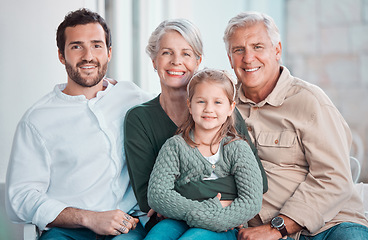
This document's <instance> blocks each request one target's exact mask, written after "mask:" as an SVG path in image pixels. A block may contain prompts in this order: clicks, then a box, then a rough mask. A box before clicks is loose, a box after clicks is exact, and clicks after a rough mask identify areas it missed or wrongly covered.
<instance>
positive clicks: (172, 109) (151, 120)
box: [124, 19, 267, 229]
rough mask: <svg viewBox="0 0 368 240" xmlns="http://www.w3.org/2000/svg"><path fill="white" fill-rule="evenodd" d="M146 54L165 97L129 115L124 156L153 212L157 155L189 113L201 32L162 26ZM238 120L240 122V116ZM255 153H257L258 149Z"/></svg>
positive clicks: (182, 24) (185, 25)
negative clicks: (189, 93)
mask: <svg viewBox="0 0 368 240" xmlns="http://www.w3.org/2000/svg"><path fill="white" fill-rule="evenodd" d="M146 52H147V53H148V55H149V56H150V58H151V59H152V63H153V67H154V69H155V71H157V73H158V76H159V78H160V84H161V93H160V94H159V95H158V96H157V97H156V98H154V99H152V100H151V101H149V102H146V103H144V104H141V105H139V106H136V107H134V108H132V109H131V110H130V111H129V112H128V113H127V115H126V119H125V129H124V131H125V153H126V159H127V163H128V168H129V174H130V179H131V184H132V187H133V190H134V193H135V196H136V198H137V201H138V204H139V207H140V209H141V210H142V211H143V212H149V211H150V207H149V206H148V203H147V187H148V181H149V177H150V173H151V171H152V169H153V165H154V163H155V161H156V157H157V155H158V152H159V150H160V149H161V146H162V145H163V144H164V143H165V141H166V140H167V139H168V138H170V137H172V136H173V135H174V134H175V132H176V130H177V128H178V126H180V125H181V124H182V123H183V122H184V121H185V116H186V112H187V111H188V108H187V104H186V99H187V92H186V87H187V84H188V82H189V80H190V79H191V77H192V76H193V74H194V73H195V71H196V70H197V69H198V67H199V65H200V63H201V60H202V53H203V46H202V40H201V37H200V33H199V30H198V29H197V27H196V26H195V25H193V24H192V23H191V22H190V21H188V20H185V19H174V20H166V21H163V22H162V23H161V24H160V25H159V26H158V27H157V28H156V29H155V31H153V33H152V34H151V37H150V39H149V42H148V46H147V48H146ZM237 117H238V118H239V119H241V116H240V114H239V112H237ZM237 123H238V124H237V125H238V126H237V130H238V132H239V133H241V134H243V135H244V137H245V138H247V139H249V135H248V132H247V129H246V126H245V125H244V121H238V122H237ZM248 142H249V143H251V141H248ZM251 147H252V150H253V151H255V148H254V146H253V145H251ZM256 156H257V155H256ZM258 164H259V166H260V168H261V170H262V174H263V175H262V177H263V181H264V192H265V191H267V180H266V176H265V173H264V171H263V167H262V165H261V164H260V162H258ZM227 181H234V180H233V179H230V180H229V179H227V180H224V179H220V180H214V181H211V183H210V184H209V183H208V181H207V182H206V183H203V184H201V183H200V184H198V185H196V186H190V188H189V187H188V188H186V189H192V190H193V189H198V191H200V189H211V185H214V184H216V188H217V189H218V188H219V186H222V188H223V189H224V188H226V186H228V185H229V182H227ZM208 184H209V185H208ZM214 189H215V188H214ZM182 190H183V191H185V189H182ZM198 191H196V195H198ZM201 192H202V191H201ZM203 192H204V195H203V199H206V198H209V197H214V196H215V195H216V194H215V195H211V194H212V193H211V192H209V191H203ZM187 195H188V196H190V192H187ZM221 199H222V200H232V199H234V198H233V192H230V193H228V194H226V191H225V190H224V193H223V194H222V198H221ZM152 211H153V210H151V212H150V213H149V216H150V215H151V214H152ZM156 222H157V221H156V218H155V217H151V219H150V221H149V222H148V223H147V224H146V228H147V229H150V228H151V227H152V226H153V225H154V224H155V223H156Z"/></svg>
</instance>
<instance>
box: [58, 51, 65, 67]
mask: <svg viewBox="0 0 368 240" xmlns="http://www.w3.org/2000/svg"><path fill="white" fill-rule="evenodd" d="M58 56H59V61H60V62H61V63H62V64H64V65H65V58H64V56H63V54H62V53H61V52H60V49H59V50H58Z"/></svg>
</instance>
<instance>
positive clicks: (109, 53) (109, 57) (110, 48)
mask: <svg viewBox="0 0 368 240" xmlns="http://www.w3.org/2000/svg"><path fill="white" fill-rule="evenodd" d="M111 57H112V47H109V50H108V51H107V58H108V62H110V60H111Z"/></svg>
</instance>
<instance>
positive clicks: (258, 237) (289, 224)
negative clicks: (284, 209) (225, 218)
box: [238, 215, 302, 240]
mask: <svg viewBox="0 0 368 240" xmlns="http://www.w3.org/2000/svg"><path fill="white" fill-rule="evenodd" d="M279 217H282V218H283V219H284V222H285V226H286V229H287V231H288V233H289V234H293V233H296V232H299V231H300V230H302V227H301V226H300V225H299V224H297V223H296V222H295V221H294V220H292V219H291V218H289V217H287V216H285V215H279ZM286 237H287V236H285V237H284V238H286ZM280 238H281V233H280V232H279V231H278V230H277V229H275V228H272V227H271V224H270V223H268V224H265V225H261V226H258V227H250V228H242V229H240V230H239V233H238V240H245V239H247V240H277V239H280Z"/></svg>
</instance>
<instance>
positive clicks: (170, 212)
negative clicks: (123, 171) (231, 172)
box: [147, 138, 221, 220]
mask: <svg viewBox="0 0 368 240" xmlns="http://www.w3.org/2000/svg"><path fill="white" fill-rule="evenodd" d="M178 149H179V145H177V144H176V141H175V139H174V138H170V139H168V140H167V141H166V143H165V144H164V145H163V146H162V148H161V150H160V152H159V154H158V156H157V159H156V163H155V165H154V167H153V170H152V173H151V176H150V180H149V184H148V192H147V198H148V204H149V206H150V207H151V208H152V209H153V210H155V211H156V212H158V213H160V214H162V215H164V216H165V217H168V218H172V219H177V220H186V215H187V213H188V212H189V211H190V210H191V209H193V208H196V207H197V208H201V207H202V206H206V208H207V209H211V208H219V207H221V203H220V201H219V200H218V199H217V198H213V199H208V200H206V201H202V202H199V201H197V200H190V199H187V198H185V197H183V196H181V195H180V194H179V193H178V192H177V191H176V190H175V189H174V187H175V181H176V179H177V178H178V177H179V176H180V170H179V166H180V163H179V154H178Z"/></svg>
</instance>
